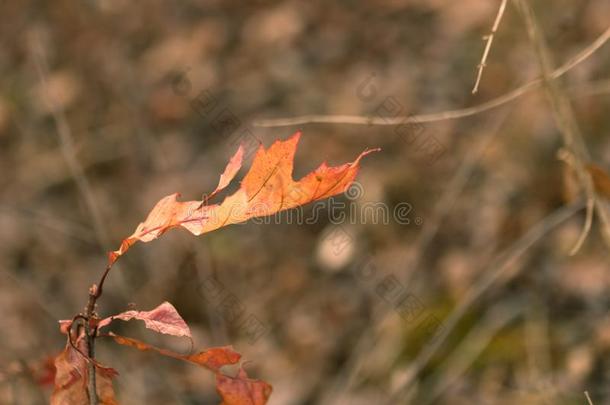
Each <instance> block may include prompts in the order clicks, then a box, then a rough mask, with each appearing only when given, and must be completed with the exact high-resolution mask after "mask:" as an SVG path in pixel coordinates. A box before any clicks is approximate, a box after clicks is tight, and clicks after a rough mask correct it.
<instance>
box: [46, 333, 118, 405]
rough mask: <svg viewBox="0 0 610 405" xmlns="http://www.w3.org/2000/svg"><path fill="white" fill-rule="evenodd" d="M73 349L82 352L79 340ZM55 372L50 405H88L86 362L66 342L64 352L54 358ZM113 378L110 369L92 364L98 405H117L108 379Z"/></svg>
mask: <svg viewBox="0 0 610 405" xmlns="http://www.w3.org/2000/svg"><path fill="white" fill-rule="evenodd" d="M76 346H77V347H78V348H79V350H81V351H82V352H86V347H85V344H84V339H83V337H82V336H81V337H80V338H79V339H78V340H77V342H76ZM55 369H56V373H55V389H54V391H53V394H52V395H51V405H88V404H89V395H88V393H87V379H88V373H89V372H88V369H87V360H85V358H84V357H83V356H82V355H81V354H80V353H79V352H77V351H76V350H75V349H74V348H73V347H72V346H71V345H70V343H69V342H68V343H67V344H66V348H65V349H64V351H63V352H61V353H60V354H59V355H58V356H57V357H56V358H55ZM117 374H118V373H117V372H116V370H114V369H112V368H107V367H102V366H100V365H99V364H95V378H96V389H97V396H98V402H99V405H118V402H117V401H116V399H115V398H114V389H113V388H112V378H113V377H115V376H116V375H117Z"/></svg>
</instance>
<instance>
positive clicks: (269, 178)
mask: <svg viewBox="0 0 610 405" xmlns="http://www.w3.org/2000/svg"><path fill="white" fill-rule="evenodd" d="M300 136H301V133H300V132H297V133H295V134H294V135H293V136H292V137H291V138H290V139H288V140H286V141H276V142H275V143H274V144H273V145H271V146H270V147H269V148H268V149H265V148H264V147H263V146H261V147H260V148H259V149H258V151H257V152H256V155H255V156H254V160H253V162H252V166H251V167H250V170H249V171H248V173H247V174H246V176H245V177H244V179H243V180H242V182H241V187H240V188H239V190H237V191H236V192H235V193H234V194H232V195H230V196H228V197H227V198H225V200H224V201H223V202H222V203H221V204H213V205H206V203H207V199H205V200H203V201H184V202H181V201H176V198H177V197H178V196H179V194H177V193H176V194H171V195H168V196H166V197H163V198H162V199H161V200H160V201H159V202H158V203H157V204H156V205H155V206H154V207H153V209H152V211H151V212H150V213H149V214H148V217H147V218H146V220H145V221H144V222H142V223H140V225H138V227H137V228H136V230H135V232H134V233H133V234H132V235H131V236H129V237H127V238H126V239H124V240H123V242H122V243H121V246H120V247H119V249H118V250H115V251H114V252H110V253H109V265H112V264H113V263H114V262H115V261H116V260H117V259H118V258H119V257H120V256H121V255H123V254H124V253H125V252H126V251H127V250H128V249H129V248H130V247H131V246H132V245H133V244H134V243H136V242H138V241H140V242H149V241H151V240H153V239H156V238H158V237H159V236H161V235H162V234H163V233H164V232H166V231H167V230H169V229H172V228H176V227H183V228H186V229H187V230H188V231H189V232H191V233H192V234H194V235H201V234H203V233H206V232H210V231H213V230H215V229H218V228H221V227H223V226H226V225H230V224H236V223H240V222H244V221H247V220H248V219H250V218H254V217H259V216H266V215H272V214H275V213H276V212H279V211H282V210H286V209H290V208H294V207H297V206H299V205H303V204H307V203H310V202H313V201H316V200H321V199H324V198H328V197H331V196H333V195H336V194H340V193H343V192H344V191H346V190H347V189H348V188H349V186H350V185H351V183H352V181H353V180H354V179H355V177H356V174H357V173H358V168H359V164H360V159H362V157H364V156H366V155H367V154H369V153H371V152H374V151H378V150H379V149H373V150H366V151H364V152H363V153H361V154H360V156H358V157H357V158H356V160H355V161H353V162H351V163H346V164H343V165H341V166H335V167H332V166H328V165H327V164H326V163H322V164H321V165H320V166H319V167H318V168H317V169H316V170H314V171H313V172H311V173H309V174H308V175H306V176H305V177H303V178H302V179H301V180H299V181H296V182H295V181H294V180H293V179H292V169H293V160H294V154H295V152H296V147H297V143H298V142H299V138H300ZM242 155H243V149H242V148H241V147H240V149H239V150H238V151H237V153H236V154H235V155H234V156H233V158H231V161H230V162H229V164H228V165H227V167H226V168H225V171H224V173H223V174H222V175H221V176H220V181H219V183H218V187H217V188H216V190H214V192H213V193H212V195H214V194H215V193H216V192H218V191H220V190H222V189H223V188H224V187H226V186H227V185H228V184H229V182H230V181H231V180H232V179H233V178H234V177H235V175H236V174H237V172H238V171H239V168H240V167H241V158H242Z"/></svg>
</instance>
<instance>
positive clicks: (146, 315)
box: [98, 301, 191, 338]
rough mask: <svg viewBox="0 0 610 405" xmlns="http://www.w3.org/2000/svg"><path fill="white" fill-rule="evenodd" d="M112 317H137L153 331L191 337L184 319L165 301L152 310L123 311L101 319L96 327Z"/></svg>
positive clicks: (103, 324) (126, 319)
mask: <svg viewBox="0 0 610 405" xmlns="http://www.w3.org/2000/svg"><path fill="white" fill-rule="evenodd" d="M114 319H120V320H122V321H129V320H131V319H139V320H141V321H144V324H145V325H146V327H147V328H148V329H152V330H154V331H155V332H158V333H163V334H166V335H172V336H186V337H188V338H190V337H191V330H190V329H189V327H188V325H187V324H186V322H184V319H182V317H181V316H180V314H179V313H178V311H177V310H176V308H174V306H173V305H172V304H170V303H169V302H167V301H166V302H164V303H163V304H161V305H159V306H158V307H157V308H155V309H153V310H152V311H125V312H121V313H120V314H118V315H113V316H110V317H108V318H106V319H103V320H101V321H100V322H99V324H98V328H102V327H104V326H106V325H108V324H110V322H112V321H113V320H114Z"/></svg>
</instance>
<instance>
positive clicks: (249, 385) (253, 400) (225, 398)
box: [216, 368, 272, 405]
mask: <svg viewBox="0 0 610 405" xmlns="http://www.w3.org/2000/svg"><path fill="white" fill-rule="evenodd" d="M216 391H218V394H219V395H220V397H221V398H222V403H221V404H220V405H265V404H266V403H267V400H268V399H269V396H270V395H271V391H272V388H271V386H270V385H269V384H267V383H266V382H264V381H260V380H254V379H250V378H248V375H247V374H246V371H245V370H244V369H243V368H240V369H239V371H238V373H237V376H235V377H229V376H226V375H224V374H220V373H218V374H216Z"/></svg>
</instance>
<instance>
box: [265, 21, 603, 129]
mask: <svg viewBox="0 0 610 405" xmlns="http://www.w3.org/2000/svg"><path fill="white" fill-rule="evenodd" d="M609 39H610V28H607V29H606V30H605V31H604V32H603V33H602V34H601V35H600V36H599V37H598V38H597V39H596V40H595V41H593V42H592V43H591V44H590V45H589V46H587V47H586V48H585V49H583V50H582V51H580V52H579V53H578V54H577V55H575V56H574V57H572V58H571V59H569V60H568V61H567V62H566V63H564V64H563V65H562V66H561V67H559V68H558V69H555V70H554V71H553V72H552V74H551V75H550V78H551V79H557V78H559V77H561V76H563V75H564V74H565V73H566V72H568V71H569V70H571V69H572V68H574V67H575V66H577V65H578V64H580V63H581V62H583V61H584V60H586V59H587V58H588V57H589V56H591V55H592V54H593V53H595V51H597V50H598V49H599V48H601V47H602V45H604V44H605V43H606V42H607V41H608V40H609ZM542 83H543V80H542V78H537V79H534V80H532V81H530V82H528V83H526V84H524V85H523V86H520V87H518V88H516V89H514V90H512V91H510V92H508V93H506V94H504V95H502V96H500V97H496V98H494V99H491V100H489V101H486V102H484V103H482V104H479V105H476V106H473V107H468V108H461V109H456V110H448V111H442V112H438V113H430V114H420V115H411V116H402V117H394V118H386V117H370V116H363V115H302V116H297V117H288V118H268V119H258V120H255V121H254V122H253V125H254V126H258V127H287V126H293V125H307V124H348V125H398V124H412V123H426V122H437V121H445V120H453V119H458V118H464V117H469V116H472V115H476V114H480V113H482V112H485V111H488V110H491V109H493V108H497V107H500V106H501V105H503V104H506V103H508V102H511V101H513V100H515V99H517V98H519V97H521V96H522V95H524V94H526V93H528V92H530V91H532V90H534V89H535V88H537V87H539V86H540V85H541V84H542Z"/></svg>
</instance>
